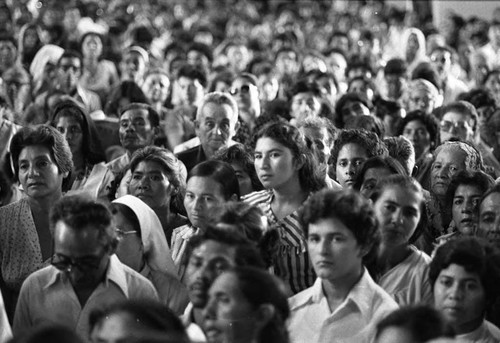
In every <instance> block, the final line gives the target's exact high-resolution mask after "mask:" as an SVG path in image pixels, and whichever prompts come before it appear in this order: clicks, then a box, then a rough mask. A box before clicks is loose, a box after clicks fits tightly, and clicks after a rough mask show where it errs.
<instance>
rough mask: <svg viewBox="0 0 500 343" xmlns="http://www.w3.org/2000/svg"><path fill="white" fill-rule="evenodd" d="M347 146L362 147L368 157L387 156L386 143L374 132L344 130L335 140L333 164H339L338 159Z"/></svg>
mask: <svg viewBox="0 0 500 343" xmlns="http://www.w3.org/2000/svg"><path fill="white" fill-rule="evenodd" d="M346 144H357V145H359V146H360V147H362V148H363V149H364V150H365V151H366V154H367V155H368V156H367V157H368V158H370V157H373V156H387V155H388V152H387V148H386V147H385V145H384V143H383V142H382V141H381V140H380V139H379V138H378V136H377V135H376V134H375V133H373V132H368V131H366V130H357V129H350V130H342V131H340V134H339V135H338V137H337V139H336V140H335V144H334V145H333V149H332V163H333V165H336V164H337V159H338V157H339V152H340V150H341V149H342V148H343V147H344V145H346Z"/></svg>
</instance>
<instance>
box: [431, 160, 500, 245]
mask: <svg viewBox="0 0 500 343" xmlns="http://www.w3.org/2000/svg"><path fill="white" fill-rule="evenodd" d="M493 184H494V181H493V179H492V178H491V176H489V175H487V174H485V173H483V172H482V171H475V172H470V171H465V170H462V171H461V172H459V173H458V174H457V175H455V176H454V177H453V178H452V179H451V182H450V185H449V186H448V191H447V193H446V204H447V208H448V210H449V211H450V212H451V218H452V220H451V223H450V226H449V227H448V232H450V233H448V234H446V235H443V236H441V237H438V238H437V243H438V245H441V244H443V243H444V242H446V241H447V240H449V239H452V238H457V237H460V236H475V235H476V234H477V226H478V219H479V202H480V201H481V198H482V197H483V194H484V193H486V191H487V190H488V189H489V188H490V187H491V186H493Z"/></svg>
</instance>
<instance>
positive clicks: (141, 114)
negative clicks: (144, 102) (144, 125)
mask: <svg viewBox="0 0 500 343" xmlns="http://www.w3.org/2000/svg"><path fill="white" fill-rule="evenodd" d="M136 118H143V119H147V120H149V117H148V111H147V110H146V109H143V108H134V109H130V110H126V111H125V112H123V114H122V115H121V117H120V120H133V119H136Z"/></svg>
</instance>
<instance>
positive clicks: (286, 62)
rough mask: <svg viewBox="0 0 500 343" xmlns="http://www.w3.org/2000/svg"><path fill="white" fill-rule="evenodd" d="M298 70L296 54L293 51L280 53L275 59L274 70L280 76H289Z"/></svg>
mask: <svg viewBox="0 0 500 343" xmlns="http://www.w3.org/2000/svg"><path fill="white" fill-rule="evenodd" d="M298 69H299V64H298V62H297V54H296V53H295V52H293V51H282V52H280V54H279V55H278V56H277V57H276V70H277V71H278V72H279V73H280V74H281V75H290V74H293V73H295V72H297V70H298Z"/></svg>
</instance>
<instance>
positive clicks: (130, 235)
mask: <svg viewBox="0 0 500 343" xmlns="http://www.w3.org/2000/svg"><path fill="white" fill-rule="evenodd" d="M113 222H114V224H115V226H116V229H117V233H118V237H119V239H120V241H119V243H118V247H117V249H116V255H117V256H118V258H119V259H120V261H121V262H122V263H124V264H126V265H127V266H129V267H130V268H132V269H133V270H135V271H136V272H140V271H141V267H142V262H143V261H144V247H143V245H142V241H141V238H140V237H139V235H140V232H139V230H140V228H137V227H134V225H133V224H132V223H131V222H130V221H129V220H128V219H127V218H125V216H124V215H123V214H122V213H121V212H120V211H118V212H117V213H115V214H113Z"/></svg>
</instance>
